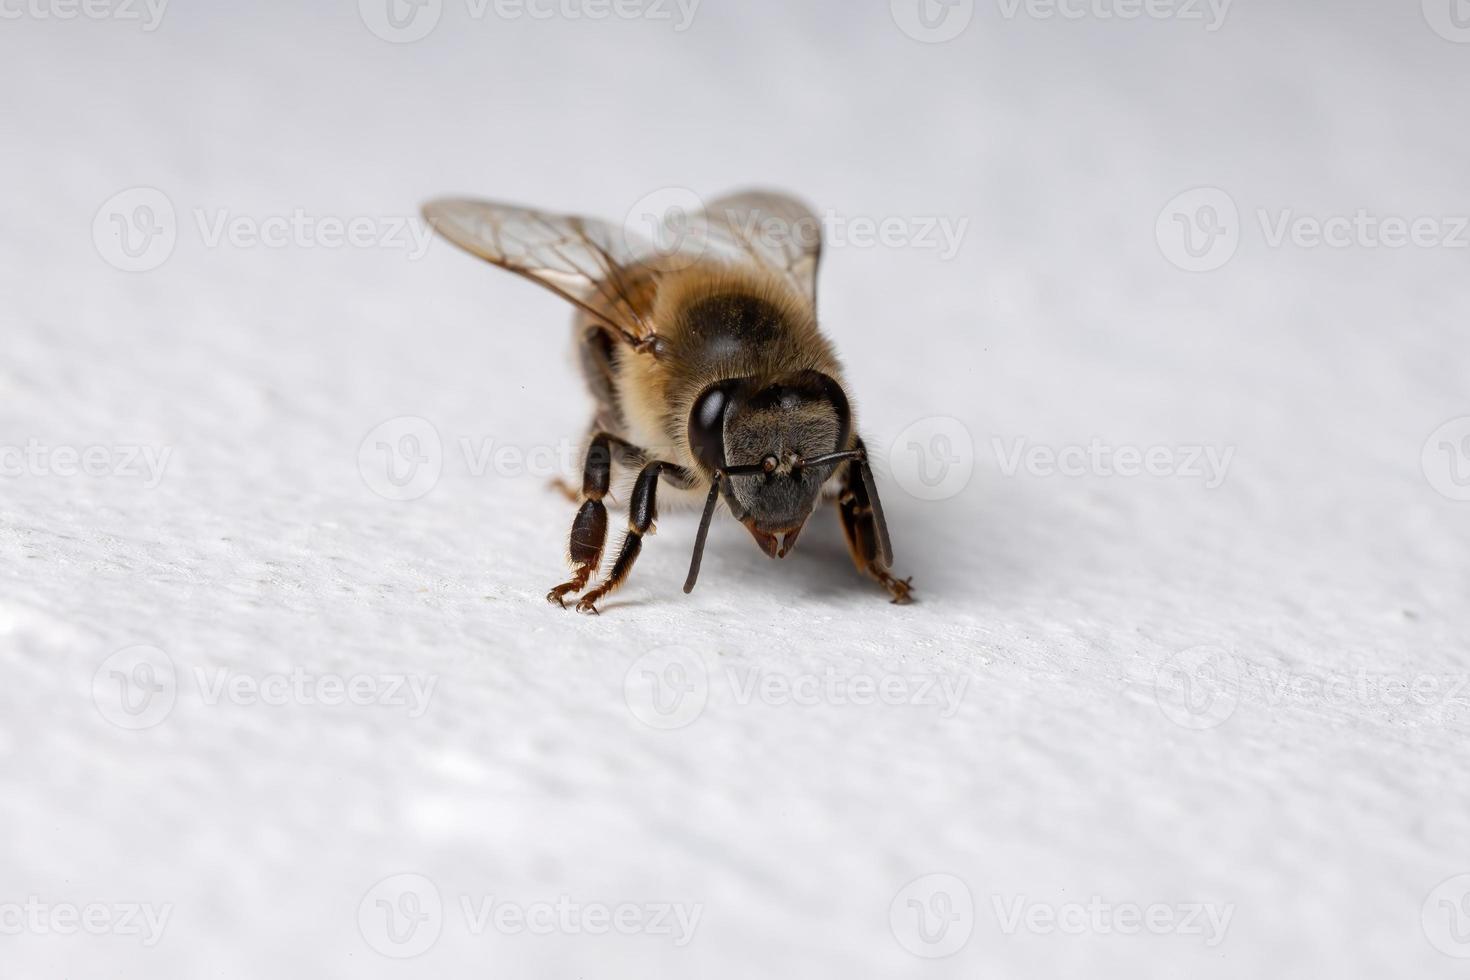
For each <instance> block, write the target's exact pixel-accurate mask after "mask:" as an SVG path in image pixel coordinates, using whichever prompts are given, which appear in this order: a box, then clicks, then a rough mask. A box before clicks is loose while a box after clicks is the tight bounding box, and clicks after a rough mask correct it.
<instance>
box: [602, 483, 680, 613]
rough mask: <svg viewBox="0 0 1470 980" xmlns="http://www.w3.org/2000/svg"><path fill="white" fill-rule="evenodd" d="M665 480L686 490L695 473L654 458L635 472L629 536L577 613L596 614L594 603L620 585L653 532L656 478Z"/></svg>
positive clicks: (629, 512)
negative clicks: (636, 480) (644, 537)
mask: <svg viewBox="0 0 1470 980" xmlns="http://www.w3.org/2000/svg"><path fill="white" fill-rule="evenodd" d="M660 477H663V479H665V480H668V481H669V482H670V483H672V484H674V485H675V486H678V487H681V488H684V489H687V488H689V487H691V486H693V485H694V482H695V481H694V475H693V474H692V473H690V472H689V471H688V470H686V469H684V467H682V466H677V465H675V464H673V463H666V462H664V461H663V460H655V461H653V462H651V463H649V464H648V465H647V466H645V467H643V469H642V470H640V471H639V472H638V482H637V483H635V484H634V485H633V498H632V500H631V501H630V502H629V504H628V536H627V537H625V538H624V539H623V546H622V548H621V549H619V551H618V557H617V560H616V561H615V562H614V563H613V567H612V571H611V572H609V573H608V576H607V578H605V579H604V580H603V581H602V582H601V583H600V584H599V585H598V586H597V588H595V589H593V590H592V591H591V592H588V593H587V594H586V595H584V596H583V597H582V600H581V601H580V602H578V603H577V612H583V613H595V612H597V603H598V602H599V601H600V600H601V599H602V598H603V596H605V595H607V594H608V593H609V592H611V591H613V590H614V589H616V588H617V587H618V586H620V585H622V584H623V581H624V580H625V579H626V578H627V577H628V573H629V572H630V571H632V569H633V563H634V562H635V561H637V560H638V553H639V552H640V551H642V550H643V535H645V534H650V533H652V531H653V522H654V521H656V520H657V519H658V481H659V478H660Z"/></svg>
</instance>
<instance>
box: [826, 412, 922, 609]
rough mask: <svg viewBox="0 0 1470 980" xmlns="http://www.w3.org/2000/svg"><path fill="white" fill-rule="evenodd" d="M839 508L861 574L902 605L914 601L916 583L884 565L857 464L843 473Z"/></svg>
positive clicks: (849, 549) (870, 507)
mask: <svg viewBox="0 0 1470 980" xmlns="http://www.w3.org/2000/svg"><path fill="white" fill-rule="evenodd" d="M856 448H858V449H862V448H863V443H862V440H861V439H859V440H858V441H857V445H856ZM875 492H876V491H875ZM837 508H838V512H839V514H840V515H841V517H842V531H843V533H844V534H846V535H847V549H848V551H850V552H851V553H852V561H853V564H855V565H857V567H858V571H860V572H863V573H865V574H867V575H871V576H872V577H873V578H875V579H877V580H878V581H879V582H880V583H881V584H882V585H883V587H884V588H885V589H887V590H888V594H889V595H891V596H892V597H893V601H894V602H896V603H898V604H899V605H903V604H905V603H909V602H912V601H913V587H912V586H911V585H910V584H909V583H910V582H912V581H913V580H912V579H908V578H903V579H900V578H894V577H893V576H892V575H891V574H889V571H888V568H887V567H886V566H885V565H884V564H883V558H882V556H881V551H882V549H881V548H880V547H879V544H878V524H877V519H876V518H875V516H874V511H873V501H872V499H871V498H870V497H869V496H868V488H867V486H866V484H864V483H863V479H862V476H861V474H860V473H859V471H858V463H857V462H856V461H854V462H851V463H848V464H847V469H846V470H845V471H844V472H843V476H842V493H841V494H840V495H839V496H838V498H837Z"/></svg>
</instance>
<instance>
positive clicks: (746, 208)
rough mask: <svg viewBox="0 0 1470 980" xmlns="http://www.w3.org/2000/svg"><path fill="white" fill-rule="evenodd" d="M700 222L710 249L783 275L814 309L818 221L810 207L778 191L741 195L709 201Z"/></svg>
mask: <svg viewBox="0 0 1470 980" xmlns="http://www.w3.org/2000/svg"><path fill="white" fill-rule="evenodd" d="M704 219H705V225H706V228H705V235H706V236H707V237H708V239H709V241H710V242H711V243H712V244H713V245H715V246H717V247H720V248H721V249H722V250H726V251H735V252H738V253H741V254H743V255H745V256H748V257H750V258H751V259H754V260H755V261H756V262H758V263H760V264H761V265H762V266H764V267H766V268H768V269H770V270H772V271H774V272H778V273H780V274H781V275H783V276H785V277H786V279H787V280H788V281H789V282H790V283H791V285H792V286H793V287H794V288H795V289H796V291H797V292H798V293H799V294H800V295H802V296H804V297H806V298H807V299H808V300H810V301H811V304H812V308H813V309H816V305H817V266H818V264H819V263H820V262H821V259H822V222H821V219H820V218H818V217H817V215H816V214H815V213H814V212H813V211H812V209H811V208H810V207H808V206H807V205H806V204H805V203H803V202H802V201H799V200H797V199H796V198H794V197H792V196H790V195H789V194H782V193H780V192H779V191H743V192H741V193H738V194H730V195H728V196H726V197H721V198H717V199H716V200H714V201H711V202H710V203H709V205H708V206H707V207H706V208H705V209H704Z"/></svg>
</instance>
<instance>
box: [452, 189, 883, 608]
mask: <svg viewBox="0 0 1470 980" xmlns="http://www.w3.org/2000/svg"><path fill="white" fill-rule="evenodd" d="M423 212H424V217H425V218H426V219H427V220H428V222H429V223H430V225H431V226H432V227H433V228H434V229H435V230H436V231H437V232H438V233H439V234H440V235H442V236H444V237H445V238H446V239H448V240H449V241H450V242H453V243H454V244H455V245H457V246H459V247H460V248H462V249H464V250H465V251H467V252H469V253H471V254H472V255H476V256H478V257H480V258H482V259H484V260H486V261H488V262H491V263H493V264H495V265H498V266H500V267H501V268H503V269H507V270H509V271H511V272H514V273H517V274H519V275H522V276H524V277H526V278H528V279H530V280H532V281H534V282H537V283H539V284H541V285H542V286H544V287H546V288H547V289H549V290H551V291H552V292H554V293H556V294H557V295H558V296H560V297H562V298H563V299H565V300H567V301H568V302H570V303H571V304H572V305H573V306H574V307H575V308H576V313H575V317H574V321H573V329H574V338H575V342H576V345H577V350H578V352H579V360H580V363H581V366H582V371H583V374H584V375H585V378H586V382H587V386H588V388H589V389H590V390H591V393H592V396H593V398H594V400H595V402H596V405H597V409H596V414H595V416H594V418H593V421H592V427H591V428H592V435H591V439H590V441H589V443H588V448H587V453H586V460H585V464H584V468H583V473H582V487H581V493H580V494H579V495H575V496H576V497H577V498H578V499H579V500H580V506H579V508H578V510H577V514H576V517H575V518H574V519H573V521H572V530H571V535H570V543H569V545H568V548H567V558H568V561H569V563H570V565H571V569H572V576H571V578H570V580H568V581H566V582H563V583H562V584H560V585H557V586H556V587H555V588H553V589H552V590H551V591H550V592H549V593H548V594H547V599H548V600H549V601H551V602H552V603H555V604H556V605H559V606H562V607H563V608H565V605H566V600H567V598H568V597H570V596H575V595H577V594H580V593H583V591H584V590H587V591H586V592H585V594H582V595H581V599H580V600H579V601H578V602H577V604H576V608H577V610H578V611H579V612H584V613H595V612H597V611H598V609H597V604H598V603H599V602H601V601H602V600H603V599H604V598H605V597H606V596H607V595H608V594H609V593H611V592H612V591H613V590H614V589H616V588H618V586H620V585H621V584H622V583H623V582H624V581H625V580H626V579H627V577H628V573H629V572H630V571H631V570H632V568H633V563H634V562H635V561H637V559H638V554H639V552H640V551H641V550H642V547H643V538H644V537H645V536H646V535H648V534H651V533H652V531H653V527H654V521H655V520H656V519H657V516H658V491H659V485H660V483H661V482H662V483H663V484H665V485H667V486H668V487H670V488H672V489H673V490H675V491H677V492H678V493H680V494H682V495H685V496H689V497H692V498H693V500H695V501H697V500H698V499H699V496H700V495H703V501H704V503H703V507H704V509H703V516H702V518H701V520H700V523H699V530H698V532H697V534H696V535H695V541H694V554H693V558H692V559H691V561H690V566H689V574H688V576H687V578H686V580H685V582H684V591H685V592H686V593H688V592H690V591H692V590H693V588H694V584H695V581H696V579H697V578H698V576H699V565H700V560H701V558H702V556H703V554H704V545H705V539H706V537H707V536H708V534H709V528H710V521H711V519H712V518H713V516H714V512H715V508H716V506H717V504H718V503H719V502H720V501H723V502H724V503H725V505H726V506H727V507H728V508H729V510H730V512H731V513H732V514H733V515H734V516H735V518H736V519H737V520H739V521H740V522H741V523H742V524H744V525H745V527H746V528H747V529H748V530H749V531H750V533H751V536H752V537H754V539H755V542H756V544H757V545H759V546H760V549H761V550H762V551H763V552H765V553H766V555H768V556H769V557H771V558H784V557H785V556H787V555H788V554H790V553H791V550H792V548H793V547H795V545H796V540H797V537H798V536H799V535H800V534H801V531H802V528H803V527H805V525H806V521H807V518H808V517H810V516H811V514H812V513H813V511H815V510H816V508H817V506H818V504H820V503H822V502H824V501H835V503H836V505H837V511H838V513H839V515H840V517H841V522H842V528H843V531H844V532H845V534H846V537H847V543H848V547H849V550H850V551H851V553H852V558H853V561H854V563H855V564H856V565H857V567H858V569H859V571H861V572H863V573H865V574H867V575H868V576H870V577H872V578H873V579H875V580H877V582H878V583H880V584H881V585H882V586H883V587H884V588H885V589H887V591H888V593H889V595H890V596H891V597H892V600H893V601H894V602H896V603H906V602H908V601H910V599H911V595H912V588H911V585H910V580H909V579H899V578H896V577H895V576H894V575H893V574H891V572H890V569H891V567H892V563H893V547H892V544H891V542H890V540H889V535H888V525H887V522H886V521H885V519H884V516H883V506H882V504H881V502H880V501H879V499H878V488H877V486H876V485H875V483H874V481H873V470H872V465H871V463H870V460H869V457H868V452H867V449H866V448H865V447H864V445H863V441H862V439H861V437H860V436H859V435H858V431H857V428H856V422H855V419H854V415H853V403H852V399H851V398H849V396H848V394H847V387H846V384H845V383H844V381H843V379H842V369H841V366H840V365H839V363H838V360H837V356H836V353H835V352H834V350H833V347H832V344H831V343H830V342H829V341H828V340H827V338H826V337H825V336H824V335H823V334H822V332H821V331H820V330H819V329H818V326H817V293H816V282H817V266H818V264H819V261H820V258H821V248H822V243H821V232H820V222H819V220H818V219H817V217H816V216H815V215H814V214H813V213H812V211H811V210H810V209H809V208H808V207H807V206H806V205H804V204H802V203H801V202H799V201H797V200H796V199H794V198H791V197H789V196H786V195H784V194H780V193H772V192H760V191H753V192H745V193H739V194H733V195H730V196H727V197H723V198H720V199H718V200H715V201H712V202H710V203H709V205H708V206H706V207H703V208H702V209H700V210H696V211H694V212H683V213H679V212H676V214H677V216H678V217H680V218H681V219H682V220H680V221H678V222H677V226H676V223H675V222H667V223H666V224H665V226H664V228H663V229H662V231H663V232H664V233H663V234H656V235H654V236H652V238H653V239H654V240H644V239H642V238H641V236H636V235H633V234H632V233H630V232H629V231H628V230H627V229H625V228H623V227H620V226H616V225H612V224H610V223H607V222H602V221H598V220H596V219H592V218H582V217H576V216H571V215H560V214H552V213H548V212H542V211H534V210H529V209H526V208H522V207H516V206H513V205H508V204H499V203H494V202H491V201H481V200H470V199H442V200H435V201H432V202H430V203H428V204H426V205H425V206H424V209H423ZM671 240H672V241H673V244H672V245H670V241H671ZM615 462H616V463H618V464H620V465H623V466H626V467H629V468H636V470H637V474H638V475H637V479H636V481H635V482H634V484H633V491H632V496H631V500H630V503H629V511H628V532H627V534H626V536H625V537H624V538H623V541H622V544H621V547H620V548H619V551H618V553H617V557H616V559H614V561H613V562H612V566H611V568H610V569H609V570H608V572H607V574H606V575H605V576H604V577H603V578H602V579H601V581H599V582H598V583H597V584H596V585H595V586H593V587H592V588H591V589H590V590H588V586H589V584H591V583H592V581H593V578H594V576H596V575H597V573H598V570H599V568H600V567H601V564H602V558H603V549H604V546H605V543H606V539H607V530H608V528H607V523H608V519H607V507H606V505H605V504H604V502H603V501H604V498H605V497H606V496H607V495H608V489H609V486H610V484H611V479H612V468H613V464H614V463H615Z"/></svg>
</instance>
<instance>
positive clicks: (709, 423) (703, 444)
mask: <svg viewBox="0 0 1470 980" xmlns="http://www.w3.org/2000/svg"><path fill="white" fill-rule="evenodd" d="M729 407H730V383H728V382H725V383H721V384H718V385H714V386H712V387H710V388H707V389H705V390H704V392H702V393H701V394H700V396H699V397H698V398H697V399H695V401H694V408H693V409H692V410H691V411H690V413H689V448H690V449H691V450H692V451H693V452H694V456H695V458H696V459H698V460H699V461H700V462H701V463H703V464H704V465H705V466H706V467H708V468H709V470H710V471H711V472H713V471H715V470H719V469H723V468H724V466H725V413H726V411H727V410H728V409H729Z"/></svg>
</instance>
